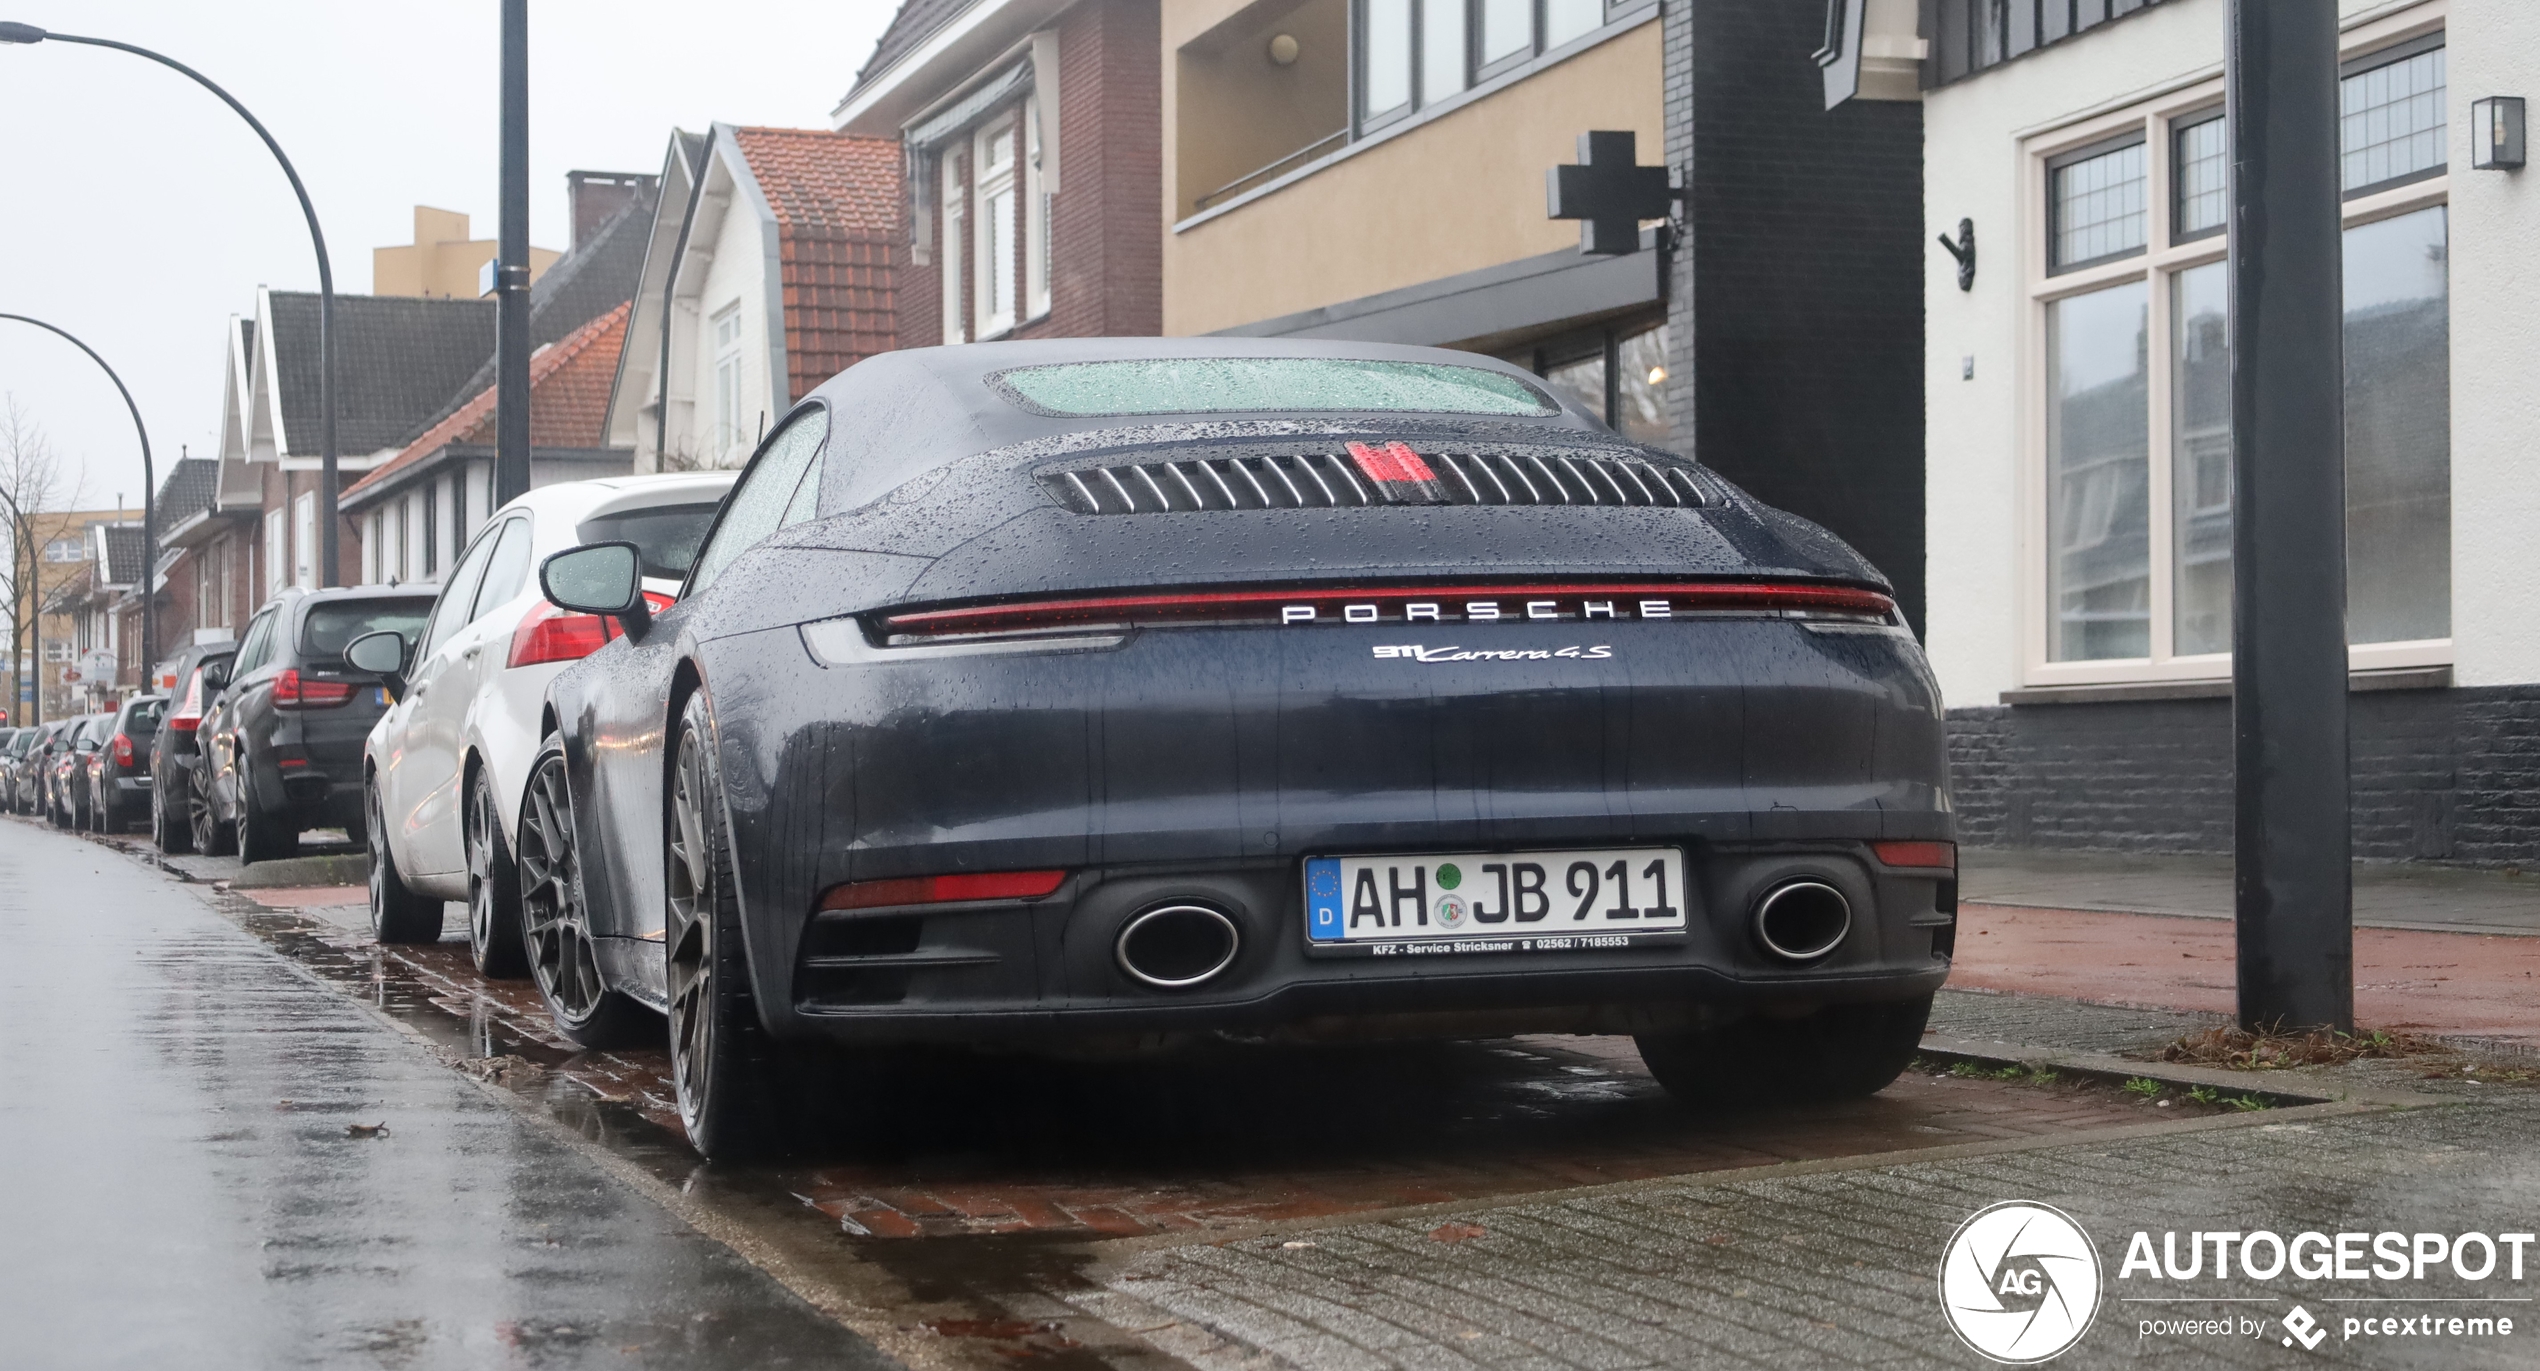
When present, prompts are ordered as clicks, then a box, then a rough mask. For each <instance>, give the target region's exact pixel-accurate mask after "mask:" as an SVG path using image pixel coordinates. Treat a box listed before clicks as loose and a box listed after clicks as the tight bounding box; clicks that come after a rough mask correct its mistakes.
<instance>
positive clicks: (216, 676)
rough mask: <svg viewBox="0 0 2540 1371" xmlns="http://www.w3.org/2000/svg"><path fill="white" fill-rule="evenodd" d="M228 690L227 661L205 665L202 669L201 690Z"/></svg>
mask: <svg viewBox="0 0 2540 1371" xmlns="http://www.w3.org/2000/svg"><path fill="white" fill-rule="evenodd" d="M228 688H229V663H228V662H227V661H218V662H211V663H207V664H205V666H204V667H203V689H205V690H227V689H228Z"/></svg>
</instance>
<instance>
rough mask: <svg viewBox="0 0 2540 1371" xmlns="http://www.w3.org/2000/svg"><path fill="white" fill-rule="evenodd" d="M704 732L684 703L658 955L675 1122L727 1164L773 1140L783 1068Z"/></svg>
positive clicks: (705, 720) (700, 703)
mask: <svg viewBox="0 0 2540 1371" xmlns="http://www.w3.org/2000/svg"><path fill="white" fill-rule="evenodd" d="M711 727H712V725H711V723H710V720H709V717H708V711H707V705H706V700H705V697H704V695H702V694H698V695H691V696H690V697H689V698H688V704H687V708H686V709H684V710H682V711H681V714H680V726H679V743H678V748H679V750H678V752H677V754H676V762H675V763H674V765H673V767H672V770H671V777H670V792H671V793H670V813H669V815H668V816H667V817H668V820H669V824H668V835H667V836H668V840H669V841H668V843H667V847H668V849H669V850H668V852H667V854H666V857H667V860H668V871H667V878H668V879H667V881H666V883H665V888H666V891H667V893H668V895H669V906H670V907H669V909H668V910H667V911H666V913H667V915H668V919H667V921H666V922H667V928H666V930H665V937H664V955H665V957H666V958H667V968H666V969H667V971H668V977H667V979H668V989H669V992H670V1064H671V1077H672V1080H673V1082H674V1083H675V1084H676V1085H677V1086H678V1089H679V1121H680V1122H681V1123H682V1124H683V1125H685V1126H686V1127H687V1130H688V1142H689V1145H690V1146H692V1147H694V1148H696V1149H697V1151H698V1152H699V1153H700V1154H702V1155H704V1156H705V1157H706V1158H708V1159H709V1160H716V1161H727V1160H732V1159H735V1158H740V1157H746V1156H749V1155H752V1154H755V1153H759V1152H764V1151H766V1150H768V1149H769V1148H770V1147H772V1146H773V1145H774V1144H775V1143H776V1142H777V1141H778V1140H779V1138H780V1136H781V1134H782V1132H783V1128H782V1123H781V1120H780V1118H779V1114H780V1111H781V1107H782V1105H783V1103H784V1091H783V1089H782V1078H783V1074H784V1071H783V1067H784V1062H783V1061H782V1059H781V1057H780V1054H779V1053H778V1051H777V1046H776V1044H775V1043H774V1042H772V1041H771V1040H770V1039H769V1038H768V1036H767V1029H766V1028H765V1026H763V1025H762V1024H761V1023H760V1022H759V1015H758V1004H757V1001H756V999H755V997H754V996H753V993H752V989H753V988H752V985H751V981H750V966H749V958H748V955H747V954H746V952H745V951H744V950H743V947H742V943H741V901H740V896H739V893H738V891H737V890H735V888H734V883H733V879H732V843H731V837H730V834H729V833H728V831H727V830H726V828H725V825H724V813H723V784H722V776H721V774H720V769H719V768H718V767H717V766H716V765H715V759H714V755H713V745H712V743H711V741H710V739H711V736H712V735H711V731H710V730H711Z"/></svg>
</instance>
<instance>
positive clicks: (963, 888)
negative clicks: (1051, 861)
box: [820, 871, 1067, 909]
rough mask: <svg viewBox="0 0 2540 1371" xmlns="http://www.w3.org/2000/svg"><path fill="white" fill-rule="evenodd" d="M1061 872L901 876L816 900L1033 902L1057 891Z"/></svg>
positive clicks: (857, 905)
mask: <svg viewBox="0 0 2540 1371" xmlns="http://www.w3.org/2000/svg"><path fill="white" fill-rule="evenodd" d="M1066 879H1067V873H1066V872H1064V871H983V872H976V873H965V874H961V875H953V876H902V877H898V878H896V879H893V880H887V881H849V882H848V883H847V884H845V885H833V886H831V887H829V889H828V891H827V893H825V894H823V895H822V896H821V897H820V907H821V908H822V909H872V908H875V907H877V906H880V905H901V904H948V903H950V902H952V901H954V900H1037V899H1039V898H1041V897H1042V896H1043V895H1047V894H1048V893H1050V892H1051V891H1053V890H1056V889H1058V887H1059V883H1060V882H1062V881H1064V880H1066Z"/></svg>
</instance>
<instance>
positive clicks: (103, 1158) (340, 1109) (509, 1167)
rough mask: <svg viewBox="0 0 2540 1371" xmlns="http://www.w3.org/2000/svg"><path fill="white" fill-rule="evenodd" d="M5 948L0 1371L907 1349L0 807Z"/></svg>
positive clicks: (198, 918)
mask: <svg viewBox="0 0 2540 1371" xmlns="http://www.w3.org/2000/svg"><path fill="white" fill-rule="evenodd" d="M0 947H5V948H6V949H7V953H6V956H5V958H4V959H0V1363H5V1364H7V1365H12V1366H27V1367H47V1368H55V1367H59V1368H70V1367H91V1366H98V1367H131V1366H185V1367H286V1366H344V1365H382V1366H394V1367H401V1368H405V1367H410V1368H427V1367H442V1366H471V1367H482V1366H523V1367H580V1366H609V1367H627V1366H679V1367H780V1366H814V1365H817V1366H824V1367H881V1366H895V1365H897V1363H896V1362H893V1361H891V1360H890V1359H888V1358H886V1357H884V1356H882V1355H881V1354H880V1353H878V1352H876V1351H875V1350H874V1349H873V1348H872V1347H871V1346H870V1345H869V1344H868V1343H866V1342H864V1341H863V1340H862V1339H860V1338H858V1337H857V1336H856V1335H855V1334H853V1333H850V1332H848V1331H846V1330H845V1329H843V1328H841V1327H839V1326H838V1325H836V1324H834V1323H832V1322H830V1321H829V1320H828V1319H826V1318H824V1317H822V1316H821V1315H820V1314H819V1313H818V1312H817V1311H815V1310H814V1309H812V1308H811V1307H810V1306H809V1305H807V1304H805V1303H804V1302H803V1301H802V1300H800V1299H799V1298H797V1297H796V1296H794V1295H793V1294H792V1293H791V1292H789V1291H788V1290H786V1289H785V1288H784V1287H783V1286H781V1285H779V1284H778V1283H777V1282H776V1281H774V1280H773V1279H771V1278H770V1277H768V1276H767V1275H765V1274H764V1273H762V1272H761V1271H760V1270H758V1269H757V1268H756V1267H753V1266H751V1265H749V1264H748V1263H746V1262H744V1261H743V1260H742V1259H741V1258H739V1257H738V1256H736V1255H735V1254H734V1253H733V1252H731V1251H730V1250H729V1249H727V1248H726V1247H724V1246H723V1245H721V1244H720V1243H717V1242H715V1241H713V1240H711V1239H708V1238H706V1237H704V1236H702V1235H700V1234H699V1233H697V1232H696V1231H695V1230H693V1229H691V1228H689V1227H688V1226H686V1225H685V1224H684V1223H682V1222H680V1221H679V1220H678V1219H676V1218H674V1217H672V1216H671V1215H670V1214H668V1213H666V1212H664V1211H663V1210H662V1209H661V1208H659V1207H658V1206H656V1205H655V1204H653V1203H651V1202H650V1201H649V1200H647V1199H645V1198H643V1197H642V1196H640V1195H638V1194H636V1193H635V1192H633V1191H632V1190H630V1189H628V1188H627V1187H625V1186H624V1185H622V1184H620V1183H619V1182H618V1181H616V1180H614V1179H613V1178H612V1177H611V1176H610V1175H609V1174H608V1173H607V1172H606V1171H605V1170H604V1169H603V1168H601V1167H600V1166H599V1165H598V1163H596V1162H595V1161H593V1160H591V1159H590V1158H589V1157H587V1156H585V1155H584V1154H583V1153H581V1152H579V1151H577V1150H576V1149H574V1148H572V1147H570V1146H567V1145H566V1144H565V1143H563V1142H562V1141H560V1140H558V1139H557V1138H556V1137H555V1136H554V1135H553V1134H551V1133H550V1132H548V1131H546V1130H545V1129H543V1128H541V1127H540V1126H538V1125H536V1124H535V1123H533V1122H531V1121H530V1120H528V1119H526V1118H524V1117H523V1116H522V1115H521V1114H520V1113H519V1112H517V1111H515V1110H514V1109H512V1108H510V1107H507V1106H506V1105H505V1104H503V1103H501V1102H499V1101H498V1100H497V1099H496V1098H495V1097H494V1096H493V1095H491V1094H489V1093H488V1092H487V1091H485V1090H483V1089H481V1088H480V1087H478V1086H477V1085H476V1084H474V1083H473V1082H471V1081H469V1080H467V1079H465V1078H464V1077H462V1076H460V1075H458V1074H456V1073H454V1072H452V1071H451V1070H450V1069H449V1068H448V1067H447V1066H445V1065H443V1064H442V1063H440V1062H439V1061H436V1060H435V1059H434V1058H433V1057H432V1056H431V1055H430V1054H429V1053H428V1052H427V1051H426V1050H424V1049H423V1048H422V1047H421V1046H419V1045H418V1044H417V1043H415V1042H413V1041H410V1040H409V1039H408V1038H406V1037H404V1036H401V1035H400V1034H398V1033H397V1032H395V1031H393V1030H392V1029H390V1028H389V1027H388V1026H387V1025H386V1024H385V1022H384V1021H382V1020H381V1019H379V1018H377V1017H375V1016H374V1015H372V1014H371V1013H370V1012H369V1011H367V1010H365V1009H363V1008H362V1007H361V1006H359V1005H357V1004H354V1003H352V1002H350V1001H349V1000H348V999H347V998H346V997H345V996H343V995H342V994H340V993H339V992H337V991H335V990H331V989H329V988H327V987H325V986H324V985H322V984H321V983H319V982H318V981H317V980H316V979H315V978H314V977H312V976H310V975H308V974H307V973H306V972H304V971H302V970H300V969H297V968H295V967H294V966H292V965H291V964H290V963H289V962H286V961H284V960H283V959H281V958H278V957H276V956H274V955H273V954H272V952H270V951H269V950H268V949H267V948H266V947H265V946H264V945H263V944H262V943H260V942H258V941H257V940H256V939H255V938H253V937H251V936H249V935H248V934H247V933H245V932H243V931H241V930H240V929H239V928H237V927H236V926H235V925H233V924H232V923H230V922H229V921H228V920H226V919H223V918H222V917H220V916H219V915H218V914H217V913H215V912H214V911H213V910H212V909H211V908H210V907H208V906H207V905H206V903H205V902H204V899H203V897H202V895H200V894H198V893H197V891H196V889H194V888H189V887H186V886H182V885H179V884H177V883H175V882H173V881H171V880H169V879H167V878H166V877H164V876H162V875H160V874H157V873H154V872H152V871H150V870H148V869H147V868H145V867H142V866H140V865H138V864H136V863H134V862H131V861H129V860H126V859H124V858H122V857H120V856H118V855H116V854H114V853H111V852H108V851H106V850H104V849H102V848H100V847H98V846H96V845H94V844H91V843H88V842H84V841H82V840H80V839H78V838H75V837H72V836H69V835H65V834H58V833H53V832H49V831H46V830H44V829H41V828H38V827H35V826H33V825H30V824H27V823H23V822H0ZM380 1123H385V1124H386V1125H387V1128H386V1129H385V1130H384V1131H383V1132H382V1133H381V1134H380V1135H378V1136H372V1137H361V1136H354V1135H353V1132H352V1130H353V1129H354V1127H355V1126H356V1125H372V1124H380Z"/></svg>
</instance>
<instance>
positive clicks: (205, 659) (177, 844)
mask: <svg viewBox="0 0 2540 1371" xmlns="http://www.w3.org/2000/svg"><path fill="white" fill-rule="evenodd" d="M237 655H238V644H237V643H235V642H231V641H223V642H217V643H198V644H196V645H194V646H192V647H189V648H187V649H186V650H185V651H183V652H181V653H179V654H177V656H176V658H175V666H174V668H173V669H172V670H170V671H168V672H166V673H164V674H163V677H162V679H165V680H167V681H169V682H171V684H170V686H169V687H168V689H169V692H170V693H169V696H168V699H169V701H170V703H169V705H168V715H167V718H166V719H165V720H163V721H162V722H161V723H160V725H159V745H158V746H157V747H155V748H152V749H151V750H150V841H151V842H152V843H154V844H156V845H157V846H158V849H159V850H160V851H161V852H165V853H169V854H171V855H174V854H177V853H183V852H191V851H193V850H194V833H195V828H196V826H197V825H198V824H208V823H209V822H210V816H209V814H208V813H205V812H204V811H203V796H202V793H201V790H200V788H199V787H198V786H197V784H196V782H197V780H198V778H199V777H200V776H201V775H202V770H203V749H202V748H201V747H200V746H199V745H198V744H197V741H196V732H197V730H198V729H199V728H200V727H201V725H202V723H203V712H204V711H205V710H207V709H209V708H210V707H211V706H212V704H213V703H214V702H215V701H216V700H218V699H219V698H220V692H219V691H218V690H216V689H214V688H212V687H211V686H208V685H205V684H204V683H203V673H204V672H205V671H206V670H208V669H211V668H213V667H214V666H219V667H223V668H225V667H227V666H228V665H229V661H230V659H231V658H233V657H235V656H237Z"/></svg>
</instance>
